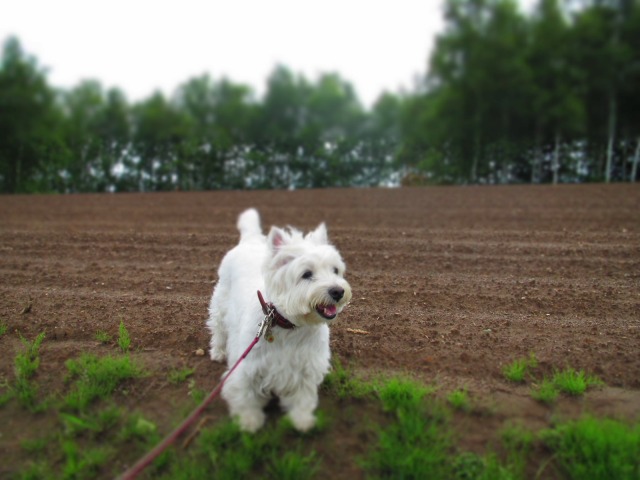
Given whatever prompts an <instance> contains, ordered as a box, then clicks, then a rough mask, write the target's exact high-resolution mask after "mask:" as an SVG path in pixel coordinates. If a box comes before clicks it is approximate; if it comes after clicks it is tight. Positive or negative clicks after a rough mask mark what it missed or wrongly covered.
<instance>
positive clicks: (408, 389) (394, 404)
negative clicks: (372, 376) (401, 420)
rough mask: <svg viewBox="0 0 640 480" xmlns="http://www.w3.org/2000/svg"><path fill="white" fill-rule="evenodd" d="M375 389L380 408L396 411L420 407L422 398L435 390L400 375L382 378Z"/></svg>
mask: <svg viewBox="0 0 640 480" xmlns="http://www.w3.org/2000/svg"><path fill="white" fill-rule="evenodd" d="M375 389H376V390H377V393H378V397H379V398H380V400H381V401H382V408H383V409H384V410H385V411H386V412H396V411H398V410H400V409H404V410H407V409H411V410H417V409H420V408H421V406H422V404H423V400H424V398H425V397H426V396H427V395H429V394H431V393H433V391H434V390H435V389H434V388H429V387H426V386H424V385H422V384H421V383H418V382H416V381H414V380H411V379H408V378H401V377H393V378H390V379H387V380H384V381H382V382H381V384H380V385H378V386H376V387H375Z"/></svg>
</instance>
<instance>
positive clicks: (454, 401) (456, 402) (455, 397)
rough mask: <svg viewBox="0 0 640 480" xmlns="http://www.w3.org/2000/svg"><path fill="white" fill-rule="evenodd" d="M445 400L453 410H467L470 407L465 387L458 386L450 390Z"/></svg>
mask: <svg viewBox="0 0 640 480" xmlns="http://www.w3.org/2000/svg"><path fill="white" fill-rule="evenodd" d="M447 401H448V402H449V405H451V406H452V407H453V408H454V409H455V410H459V411H462V412H468V411H469V410H470V409H471V402H470V401H469V392H467V389H466V388H459V389H458V390H454V391H452V392H451V393H450V394H449V395H447Z"/></svg>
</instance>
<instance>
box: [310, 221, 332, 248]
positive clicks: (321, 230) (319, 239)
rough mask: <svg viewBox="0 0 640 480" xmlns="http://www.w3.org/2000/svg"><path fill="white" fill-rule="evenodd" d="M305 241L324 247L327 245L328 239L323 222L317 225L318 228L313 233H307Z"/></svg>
mask: <svg viewBox="0 0 640 480" xmlns="http://www.w3.org/2000/svg"><path fill="white" fill-rule="evenodd" d="M307 239H309V240H311V241H312V242H314V243H316V244H318V245H326V244H327V243H329V239H328V237H327V226H326V225H325V224H324V222H323V223H321V224H320V225H318V228H316V229H315V230H314V231H313V232H309V233H308V234H307Z"/></svg>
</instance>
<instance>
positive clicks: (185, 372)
mask: <svg viewBox="0 0 640 480" xmlns="http://www.w3.org/2000/svg"><path fill="white" fill-rule="evenodd" d="M193 372H195V369H194V368H183V369H181V370H171V371H170V372H169V376H168V378H169V383H173V384H174V385H175V384H178V383H182V382H184V381H186V380H187V378H189V377H190V376H191V375H193Z"/></svg>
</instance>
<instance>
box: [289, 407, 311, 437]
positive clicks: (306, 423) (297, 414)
mask: <svg viewBox="0 0 640 480" xmlns="http://www.w3.org/2000/svg"><path fill="white" fill-rule="evenodd" d="M289 418H290V419H291V423H293V426H294V427H295V429H296V430H298V431H299V432H308V431H309V430H311V429H312V428H313V427H314V426H315V425H316V416H315V415H314V414H313V413H312V412H307V411H300V410H298V411H295V410H293V411H291V412H290V413H289Z"/></svg>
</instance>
